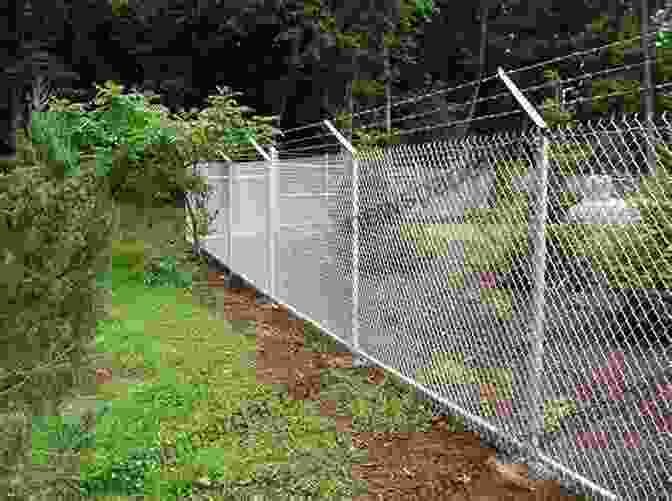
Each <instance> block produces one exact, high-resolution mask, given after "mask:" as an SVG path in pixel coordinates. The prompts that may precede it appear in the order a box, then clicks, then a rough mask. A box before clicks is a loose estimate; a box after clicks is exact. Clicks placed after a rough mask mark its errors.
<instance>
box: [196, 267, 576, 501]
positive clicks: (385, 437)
mask: <svg viewBox="0 0 672 501" xmlns="http://www.w3.org/2000/svg"><path fill="white" fill-rule="evenodd" d="M208 287H209V288H218V289H220V291H219V294H218V295H220V296H223V308H224V312H223V314H224V318H226V319H227V320H230V321H234V322H235V321H243V320H248V321H254V322H255V324H256V334H257V371H258V381H259V382H260V383H267V384H281V385H286V387H287V388H288V391H289V395H290V398H294V399H311V400H319V398H320V395H319V391H320V371H321V369H324V368H351V367H352V354H350V353H349V352H342V353H317V352H314V351H310V350H308V349H306V348H305V342H304V336H303V321H300V320H294V319H292V318H290V317H289V316H288V312H287V310H285V309H283V308H282V307H279V306H278V305H259V304H257V302H256V301H255V297H256V294H255V291H254V290H253V289H227V288H226V287H225V284H224V280H223V275H221V274H219V273H217V272H215V271H212V270H211V271H210V272H209V275H208ZM220 304H222V303H220ZM368 371H369V382H370V384H376V385H378V384H381V383H382V382H383V381H384V380H385V378H386V374H385V372H384V371H382V370H381V369H378V368H369V369H368ZM320 408H321V410H322V412H323V413H324V415H329V416H333V417H334V418H335V419H336V421H337V424H338V426H339V428H340V430H342V431H343V432H350V433H352V437H353V444H355V446H356V447H359V448H366V449H368V453H369V460H368V462H367V463H364V464H358V465H356V466H354V467H353V468H352V475H353V478H358V479H362V480H364V481H366V482H367V483H368V487H369V494H368V495H366V496H359V497H357V498H355V500H356V501H380V500H385V501H392V500H406V501H411V500H416V499H417V500H419V499H422V500H423V501H431V500H456V501H457V500H479V501H486V500H493V501H494V500H514V499H515V500H537V501H540V500H545V501H550V500H571V499H574V500H578V499H579V498H578V497H575V496H567V495H564V494H562V491H561V487H560V486H559V485H558V484H556V483H555V482H551V481H532V480H529V479H528V478H527V476H526V471H527V467H526V466H524V465H515V464H514V465H511V464H508V465H507V464H500V463H498V462H497V461H496V460H495V450H494V449H490V448H485V447H483V446H482V444H481V442H480V440H479V438H478V436H477V435H475V434H473V433H471V432H460V433H456V432H451V431H450V430H449V428H448V426H449V425H448V421H447V418H446V417H443V416H439V417H435V418H434V419H433V422H432V431H431V432H429V433H376V431H375V430H371V432H367V433H356V432H352V419H351V418H350V417H342V416H336V415H335V408H336V402H335V401H322V402H320Z"/></svg>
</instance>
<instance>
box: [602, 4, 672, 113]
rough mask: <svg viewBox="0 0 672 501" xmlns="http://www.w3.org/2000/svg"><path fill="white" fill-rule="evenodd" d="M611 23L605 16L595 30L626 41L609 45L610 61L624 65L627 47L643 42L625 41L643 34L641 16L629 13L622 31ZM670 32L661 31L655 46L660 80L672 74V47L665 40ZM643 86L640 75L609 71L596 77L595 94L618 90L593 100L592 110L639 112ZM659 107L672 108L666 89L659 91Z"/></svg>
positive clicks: (655, 68)
mask: <svg viewBox="0 0 672 501" xmlns="http://www.w3.org/2000/svg"><path fill="white" fill-rule="evenodd" d="M607 25H608V20H607V19H606V17H603V18H600V19H598V21H596V22H595V23H593V25H592V30H593V31H594V32H595V33H607V34H608V38H609V42H610V43H613V42H624V43H619V44H617V45H615V46H613V47H609V49H607V54H608V59H609V64H610V65H614V66H621V65H623V64H624V61H625V54H624V51H625V50H633V49H634V50H637V49H639V48H640V46H641V40H640V39H636V40H634V41H632V42H627V43H625V40H630V39H632V38H636V37H638V36H639V35H640V29H641V28H640V22H639V16H637V15H629V16H625V18H624V20H623V29H622V30H621V31H619V32H615V31H609V30H608V28H607ZM666 33H669V32H662V31H659V32H658V34H657V37H658V39H657V40H658V41H657V42H656V44H655V49H654V51H655V54H654V55H655V59H654V74H655V82H657V83H660V82H666V81H668V80H669V79H670V78H671V77H672V59H670V57H669V56H670V53H671V51H672V47H670V46H669V45H667V44H665V43H664V41H665V40H666V39H667V38H666V37H667V34H666ZM635 74H636V75H637V76H639V71H636V72H635ZM655 82H654V84H655ZM643 86H644V84H643V82H641V81H640V80H638V79H631V78H630V79H628V78H623V77H621V76H619V75H609V77H608V78H606V79H600V80H594V81H592V95H593V96H594V97H597V96H606V95H608V94H614V97H612V98H603V99H596V100H592V101H591V103H590V106H591V110H592V111H593V112H595V113H600V114H614V113H623V112H625V113H636V112H639V111H640V110H641V99H642V96H641V91H640V87H643ZM655 110H656V113H662V112H664V111H672V99H670V97H669V96H666V95H665V94H664V93H663V92H660V91H657V92H656V98H655Z"/></svg>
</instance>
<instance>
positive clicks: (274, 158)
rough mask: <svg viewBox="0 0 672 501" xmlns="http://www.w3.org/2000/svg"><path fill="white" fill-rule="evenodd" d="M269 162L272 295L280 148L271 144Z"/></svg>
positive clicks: (268, 250)
mask: <svg viewBox="0 0 672 501" xmlns="http://www.w3.org/2000/svg"><path fill="white" fill-rule="evenodd" d="M269 150H270V152H271V155H270V159H271V160H270V162H268V164H267V165H268V185H267V187H268V214H266V239H267V240H266V263H267V264H266V266H267V270H268V281H269V283H268V292H269V295H270V296H271V297H275V294H276V293H277V282H276V280H277V273H276V271H277V270H276V269H275V268H276V266H275V262H276V255H275V249H276V240H277V235H278V198H279V194H278V188H279V187H278V169H277V167H278V150H277V149H275V147H274V146H270V147H269Z"/></svg>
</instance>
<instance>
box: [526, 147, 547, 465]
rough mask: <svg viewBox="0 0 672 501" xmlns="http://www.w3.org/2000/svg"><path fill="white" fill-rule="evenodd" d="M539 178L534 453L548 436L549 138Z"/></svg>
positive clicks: (533, 230) (534, 231) (534, 235)
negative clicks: (544, 382) (543, 436)
mask: <svg viewBox="0 0 672 501" xmlns="http://www.w3.org/2000/svg"><path fill="white" fill-rule="evenodd" d="M538 143H539V150H538V153H537V168H536V171H537V175H536V176H535V177H536V183H535V190H534V191H535V194H536V196H535V197H534V208H533V210H532V214H535V215H536V217H534V218H533V221H532V222H531V224H530V229H529V231H530V237H531V238H530V240H531V241H532V242H533V245H534V247H533V248H534V258H533V266H534V291H533V295H532V300H533V311H534V322H533V324H532V329H531V332H530V344H531V346H532V349H531V350H530V386H531V393H532V395H531V400H530V403H531V404H532V406H531V407H530V409H531V410H532V419H531V424H532V430H531V442H532V445H533V447H534V452H535V454H537V453H538V452H539V445H540V444H539V437H540V436H541V434H543V433H544V401H543V395H542V392H541V379H542V377H543V376H542V374H543V369H544V342H545V338H546V335H545V330H544V327H545V320H546V318H545V304H546V218H547V212H548V145H549V139H548V137H546V135H543V134H542V135H541V136H540V137H539V138H538Z"/></svg>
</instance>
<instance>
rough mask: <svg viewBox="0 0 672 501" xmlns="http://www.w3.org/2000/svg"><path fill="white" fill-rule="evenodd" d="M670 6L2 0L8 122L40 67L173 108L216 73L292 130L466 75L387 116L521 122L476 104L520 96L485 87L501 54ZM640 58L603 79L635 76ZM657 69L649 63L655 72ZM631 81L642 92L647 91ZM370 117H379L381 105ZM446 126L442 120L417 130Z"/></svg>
mask: <svg viewBox="0 0 672 501" xmlns="http://www.w3.org/2000/svg"><path fill="white" fill-rule="evenodd" d="M669 7H670V6H669V5H667V6H666V5H664V0H563V1H558V0H478V1H472V2H451V1H448V0H436V1H434V2H430V1H427V0H366V1H361V0H358V1H344V0H307V1H295V0H226V1H222V0H192V1H174V0H172V1H171V0H162V1H158V0H143V1H138V0H52V1H49V2H41V1H34V0H33V1H31V0H11V1H10V2H8V4H7V5H6V7H4V9H5V15H4V16H2V15H0V19H2V21H1V22H2V23H5V24H6V25H7V26H5V27H3V28H6V29H3V30H0V32H1V33H3V35H2V36H3V38H5V40H4V43H3V44H2V51H1V52H0V59H1V60H3V70H4V77H3V78H2V82H1V83H0V90H1V91H2V93H1V94H0V126H1V127H2V129H1V130H0V137H5V136H6V135H7V134H9V135H11V133H12V127H14V126H16V124H17V123H18V122H17V117H20V115H21V112H22V111H23V113H24V114H25V113H26V104H25V103H26V102H27V101H29V99H26V94H27V92H29V91H30V90H31V89H33V90H34V87H35V85H36V82H39V83H40V85H45V82H46V83H47V84H48V85H49V86H51V88H53V89H58V94H61V95H69V96H71V97H76V98H77V99H80V100H87V99H91V98H92V97H93V96H94V94H95V87H94V83H101V82H104V81H106V80H114V81H117V82H120V83H122V84H124V85H125V86H126V87H127V88H131V87H135V88H137V89H140V90H152V91H154V92H157V93H159V94H161V95H162V101H161V102H162V104H164V105H165V106H167V107H169V108H170V109H171V110H172V111H177V110H179V109H181V108H183V109H190V108H200V107H203V106H204V105H205V104H206V101H205V99H206V97H207V96H208V95H211V94H213V93H214V92H215V88H216V86H217V85H226V86H229V87H231V88H233V89H234V90H237V91H242V92H243V93H244V96H243V97H241V98H240V102H241V103H242V104H243V105H246V106H249V107H251V108H253V109H254V110H255V112H256V113H258V114H263V115H275V116H277V117H278V123H277V125H278V126H279V127H280V129H283V130H285V129H292V128H295V127H297V126H300V125H302V124H307V123H314V122H317V121H319V120H321V119H324V118H329V117H334V116H335V115H336V114H338V113H340V112H356V111H358V110H362V109H368V108H370V107H372V106H374V105H375V106H377V105H381V104H385V102H386V97H387V98H389V100H390V102H392V103H394V102H395V101H398V100H400V99H402V98H404V97H407V96H409V95H413V94H422V93H427V92H429V91H431V90H432V89H438V88H450V87H458V89H456V90H455V91H454V92H452V93H450V94H445V95H441V96H437V97H436V98H433V99H432V100H430V101H429V102H424V103H421V104H410V105H407V106H401V107H397V108H396V109H395V111H394V112H393V114H394V116H393V117H391V118H392V120H393V121H394V120H397V121H398V123H394V124H392V126H393V127H396V128H399V129H404V128H408V127H410V126H412V125H416V126H417V121H416V123H413V124H406V123H403V122H401V121H399V120H400V117H403V116H405V115H410V114H412V113H417V111H418V109H422V108H420V106H424V107H427V106H436V105H438V106H439V107H441V108H442V110H443V111H441V112H440V113H438V114H437V115H434V116H432V117H431V121H433V122H434V123H436V122H438V121H447V120H451V119H452V120H465V118H468V119H469V122H468V124H467V126H466V127H462V128H461V129H460V130H459V131H457V132H453V134H459V135H464V134H465V133H467V132H489V131H493V130H502V129H504V128H511V127H520V126H521V125H523V126H524V125H527V124H528V122H526V118H525V114H524V113H522V114H519V115H516V116H513V117H509V118H507V117H504V118H502V119H488V120H482V121H478V120H473V119H475V118H477V117H479V116H484V115H491V114H496V113H498V112H499V111H501V110H505V109H506V110H510V109H512V107H515V106H516V103H515V101H514V99H513V97H512V96H510V95H509V96H505V97H503V98H500V99H494V100H490V101H487V100H486V101H487V102H483V99H481V98H483V97H484V96H489V95H494V94H497V93H502V92H506V89H505V88H504V86H503V84H502V82H501V80H499V79H497V78H496V77H493V75H495V76H496V71H497V68H498V67H500V66H501V67H503V68H504V69H506V70H507V71H508V70H513V69H516V68H520V67H523V66H529V65H533V64H535V63H540V62H543V61H549V60H550V59H552V58H555V57H560V56H566V55H568V54H570V53H573V52H576V51H583V50H586V49H590V48H593V47H600V46H603V45H605V44H607V43H610V42H613V41H617V40H623V39H627V38H630V37H633V36H637V35H639V34H640V33H641V32H642V31H641V30H642V29H650V30H655V29H656V27H657V26H659V25H660V23H661V22H662V21H661V20H662V19H664V18H665V16H666V15H667V14H669V12H670V8H669ZM0 9H3V8H2V7H0ZM643 11H645V14H646V15H645V16H644V19H645V23H641V16H640V14H641V13H642V12H643ZM0 14H1V13H0ZM661 14H662V15H661ZM648 47H649V50H650V48H651V47H653V39H651V38H649V39H648ZM646 49H647V47H646V46H645V44H640V43H639V42H637V43H635V44H632V46H630V47H628V48H627V49H626V50H625V51H623V50H621V52H620V53H619V54H618V55H617V56H616V57H620V58H621V61H619V62H620V63H621V64H627V63H628V62H629V61H637V62H641V61H642V57H643V56H646V54H645V51H646ZM652 56H653V53H652V54H650V57H652ZM613 57H615V55H614V53H613V52H612V53H609V52H602V53H599V54H596V55H594V56H593V57H588V56H586V57H578V58H569V59H566V60H564V61H561V62H560V63H559V64H557V65H556V66H555V67H554V68H553V69H554V70H556V71H558V73H559V75H560V76H561V77H567V76H576V75H579V74H590V72H592V71H596V70H598V69H601V68H604V67H605V65H606V64H609V63H613V62H614V61H613V60H609V61H607V59H608V58H613ZM644 67H645V66H644V65H641V64H640V65H639V66H636V67H635V68H634V70H631V71H630V72H629V73H628V74H625V75H624V74H616V75H611V76H610V77H609V80H611V81H612V82H614V81H616V80H618V79H630V81H635V82H638V81H640V80H643V79H644ZM658 68H659V66H656V72H658V71H659V70H658ZM545 69H548V68H547V67H546V66H544V67H540V68H539V69H538V71H528V72H524V73H521V74H520V75H517V76H516V81H517V84H518V85H519V86H520V88H526V87H528V86H530V85H534V84H539V83H540V82H541V81H543V76H542V72H543V70H545ZM656 72H654V73H656ZM486 77H493V78H486ZM664 78H665V75H660V74H654V75H653V81H654V83H656V82H660V81H661V79H664ZM483 79H485V80H484V81H483V82H482V83H480V84H478V85H476V84H474V85H466V86H465V85H463V84H464V83H465V82H477V81H479V80H483ZM592 84H594V82H591V81H590V79H587V80H585V81H582V82H578V83H577V84H575V85H573V86H572V87H571V88H567V89H555V90H552V89H551V90H548V89H543V90H541V91H539V92H538V93H537V94H539V95H535V94H534V93H532V94H531V95H528V97H531V98H532V99H533V100H534V101H537V102H539V103H540V102H542V100H543V99H544V98H545V97H548V96H549V94H550V93H554V92H558V91H561V96H562V98H563V100H564V99H568V98H571V97H573V96H581V95H584V96H588V95H590V93H591V92H594V87H593V86H592ZM460 86H462V88H459V87H460ZM633 97H634V99H635V100H636V101H637V102H636V103H635V106H636V107H639V106H644V100H640V96H639V95H638V94H637V93H636V94H635V95H634V96H630V98H631V99H632V98H633ZM477 98H478V99H477ZM451 103H452V104H457V105H458V106H457V108H453V109H452V110H451V107H450V106H449V105H450V104H451ZM632 104H633V103H628V102H627V97H626V98H622V99H620V100H614V101H613V102H612V101H610V103H609V105H608V107H607V109H605V107H604V106H602V107H597V108H596V107H595V106H594V105H593V104H591V103H587V104H586V105H581V106H578V107H577V109H574V110H573V111H574V112H575V113H576V114H577V118H579V119H585V118H591V117H592V116H594V115H596V114H603V113H605V112H606V111H609V112H617V111H624V110H626V109H627V108H628V106H630V108H632ZM373 118H375V119H376V120H382V122H383V123H385V120H386V118H385V113H384V112H381V113H378V114H377V115H376V116H375V117H373ZM388 124H389V121H388ZM446 134H451V133H450V132H446V130H445V129H437V130H436V131H432V132H431V133H429V134H425V135H424V136H422V135H421V136H419V137H418V138H416V139H415V140H428V139H429V140H431V139H437V138H443V137H445V136H446ZM6 147H9V148H10V149H11V144H10V145H9V146H6Z"/></svg>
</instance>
